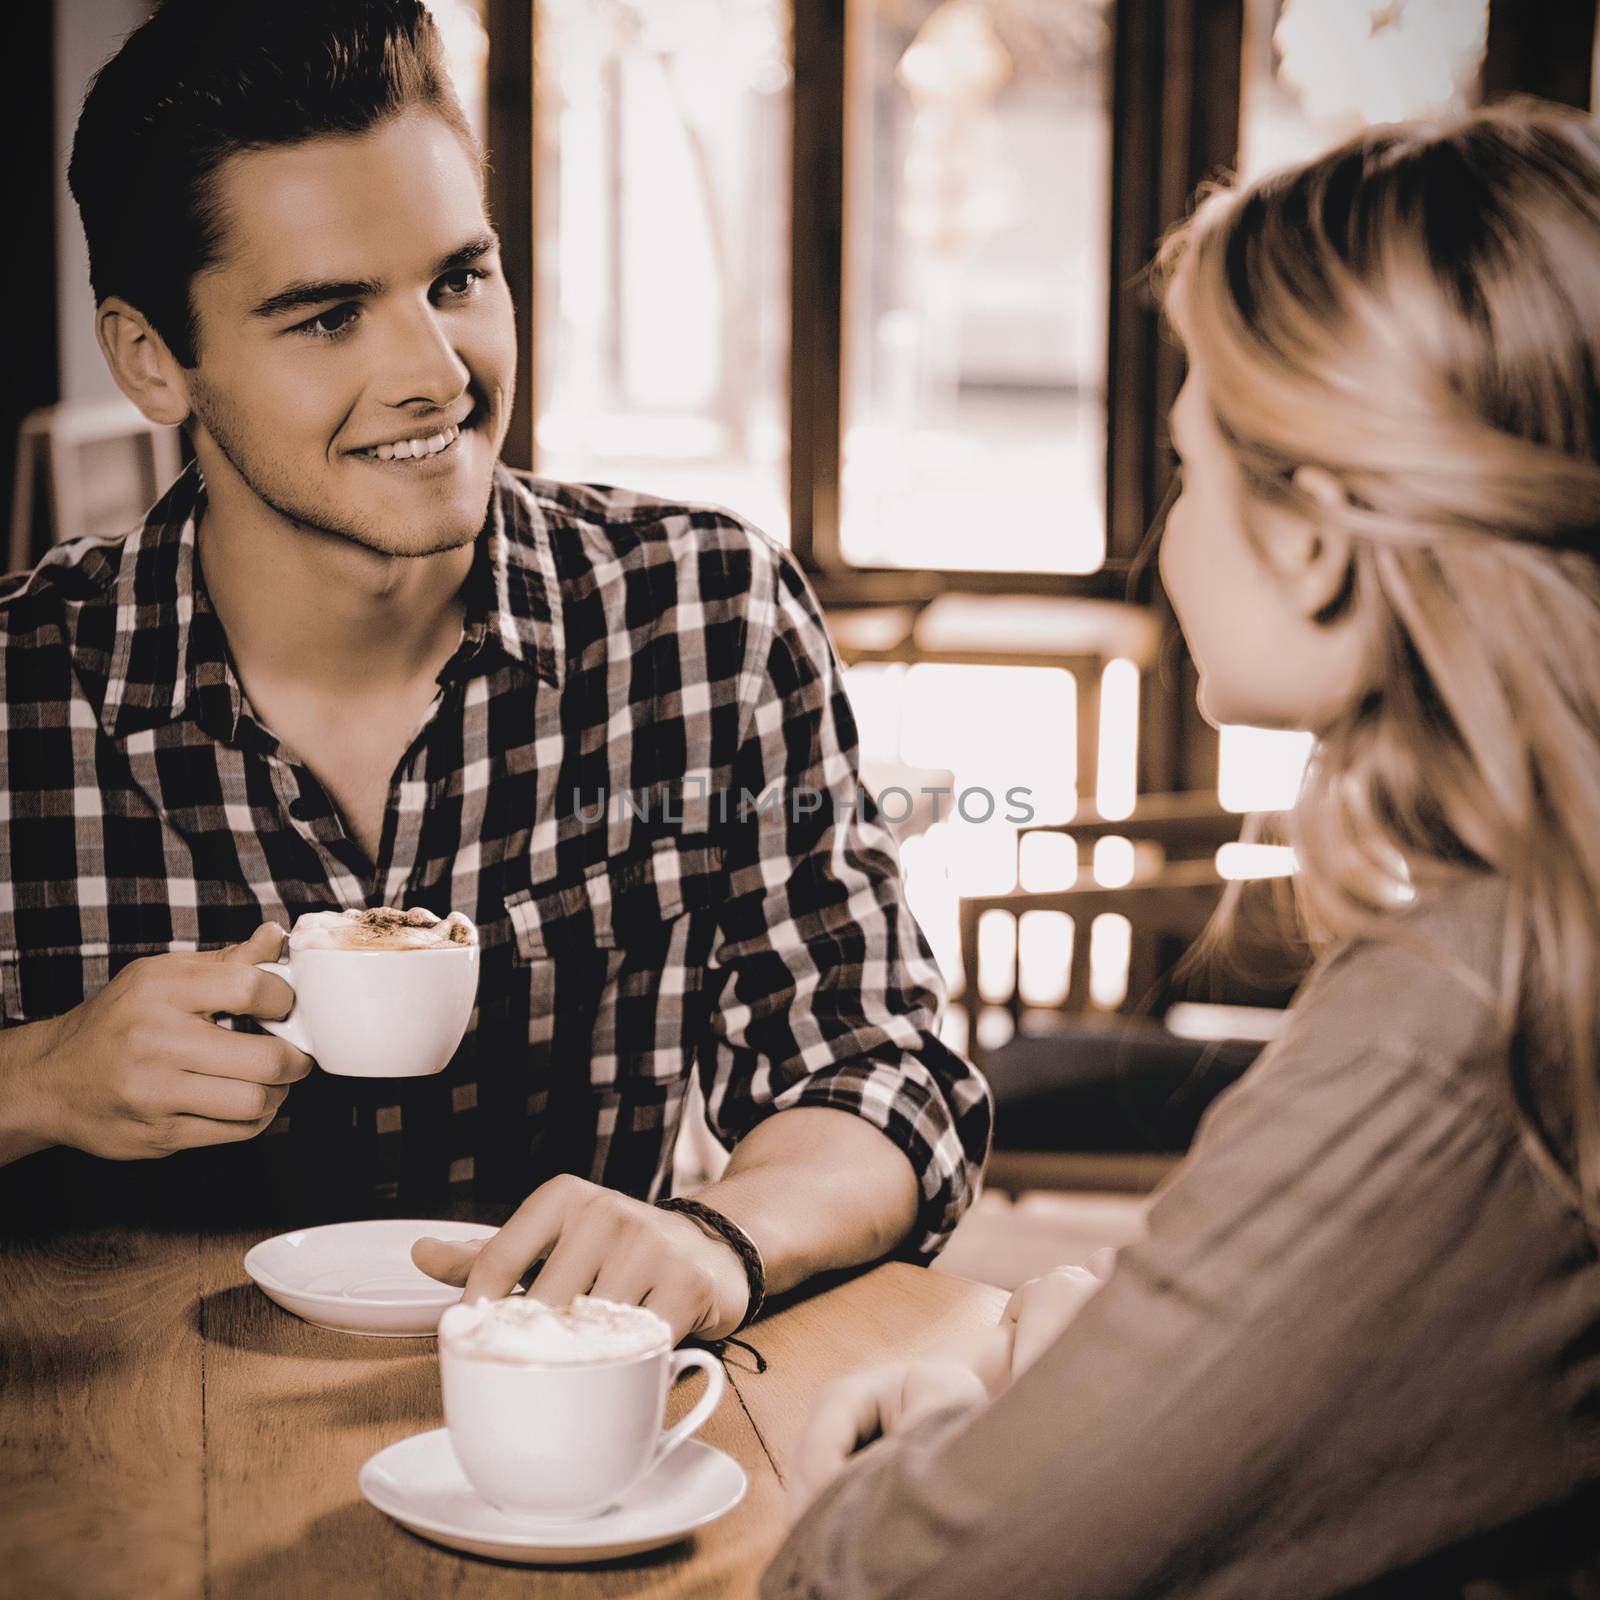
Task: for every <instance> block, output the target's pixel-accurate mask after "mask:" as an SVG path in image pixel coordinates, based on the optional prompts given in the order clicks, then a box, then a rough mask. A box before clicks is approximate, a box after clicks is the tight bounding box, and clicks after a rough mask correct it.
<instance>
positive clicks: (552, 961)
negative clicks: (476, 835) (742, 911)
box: [505, 835, 726, 1091]
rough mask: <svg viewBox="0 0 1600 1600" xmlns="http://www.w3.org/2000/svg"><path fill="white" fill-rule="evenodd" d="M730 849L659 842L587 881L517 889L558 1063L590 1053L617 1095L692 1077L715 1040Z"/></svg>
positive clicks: (522, 934) (695, 840)
mask: <svg viewBox="0 0 1600 1600" xmlns="http://www.w3.org/2000/svg"><path fill="white" fill-rule="evenodd" d="M725 892H726V885H725V880H724V875H723V866H722V852H721V849H720V848H719V847H718V846H717V845H716V843H715V842H714V841H712V840H711V839H710V838H708V837H706V836H704V835H683V836H672V837H668V838H664V839H657V840H655V841H654V842H653V843H652V844H651V845H650V846H649V847H648V848H647V849H644V850H641V851H639V852H638V853H630V854H629V855H627V856H625V857H621V858H616V859H613V860H608V861H603V862H600V863H599V864H597V865H596V866H594V867H591V868H590V869H589V870H588V871H587V872H586V873H584V874H583V875H582V876H581V877H579V878H578V879H576V880H575V881H570V882H567V883H560V882H557V883H554V884H547V885H541V884H533V885H531V886H529V887H527V888H521V889H516V890H513V891H512V892H511V893H509V894H508V895H507V896H506V901H505V904H506V914H507V916H508V917H509V918H510V921H511V927H512V932H513V941H514V952H515V960H516V962H517V964H518V965H519V966H521V967H522V968H524V970H525V972H526V974H527V978H528V985H529V994H528V1003H529V1016H528V1028H529V1035H528V1037H529V1043H530V1044H531V1045H533V1046H534V1047H535V1049H538V1048H539V1047H540V1046H543V1047H544V1048H546V1049H549V1050H551V1053H552V1058H553V1059H552V1066H554V1065H555V1063H556V1062H561V1063H563V1070H567V1069H566V1065H565V1064H566V1063H570V1062H572V1061H573V1060H575V1059H583V1058H584V1056H585V1055H586V1056H587V1060H588V1065H589V1082H590V1085H591V1087H593V1088H594V1089H596V1090H604V1091H610V1090H615V1089H618V1088H620V1087H622V1086H624V1085H626V1084H628V1083H635V1084H645V1083H651V1084H664V1083H668V1082H679V1081H681V1080H682V1079H684V1078H685V1077H686V1076H687V1073H688V1071H689V1068H690V1065H691V1064H692V1059H693V1056H694V1053H695V1051H696V1049H697V1048H698V1047H699V1045H700V1043H701V1041H702V1039H703V1038H704V1035H705V1029H706V1016H707V1000H706V970H707V965H708V962H709V959H710V952H711V948H712V944H713V942H714V938H715V930H716V909H715V908H716V906H717V904H718V902H719V901H720V900H721V899H722V898H723V896H724V894H725Z"/></svg>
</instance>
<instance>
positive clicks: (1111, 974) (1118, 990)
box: [1089, 911, 1133, 1011]
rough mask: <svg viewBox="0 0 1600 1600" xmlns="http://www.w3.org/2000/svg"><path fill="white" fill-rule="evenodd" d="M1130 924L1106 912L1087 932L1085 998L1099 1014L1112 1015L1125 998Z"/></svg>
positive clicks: (1130, 940)
mask: <svg viewBox="0 0 1600 1600" xmlns="http://www.w3.org/2000/svg"><path fill="white" fill-rule="evenodd" d="M1132 951H1133V924H1132V923H1131V922H1129V921H1128V919H1127V918H1126V917H1124V916H1121V915H1119V914H1118V913H1116V912H1113V911H1108V912H1105V913H1103V914H1102V915H1100V916H1098V917H1096V918H1095V919H1094V924H1093V926H1092V927H1091V928H1090V930H1089V998H1090V999H1091V1000H1092V1001H1093V1002H1094V1003H1095V1005H1097V1006H1099V1007H1100V1009H1101V1010H1102V1011H1115V1010H1116V1009H1117V1007H1118V1006H1120V1005H1121V1004H1122V1002H1123V1001H1124V1000H1125V999H1127V997H1128V958H1129V956H1130V955H1131V954H1132Z"/></svg>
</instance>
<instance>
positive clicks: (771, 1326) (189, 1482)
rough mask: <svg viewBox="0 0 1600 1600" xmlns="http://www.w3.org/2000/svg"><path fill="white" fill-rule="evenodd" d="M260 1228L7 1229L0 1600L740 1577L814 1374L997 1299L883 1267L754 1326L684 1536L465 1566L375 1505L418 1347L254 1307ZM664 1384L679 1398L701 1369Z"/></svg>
mask: <svg viewBox="0 0 1600 1600" xmlns="http://www.w3.org/2000/svg"><path fill="white" fill-rule="evenodd" d="M257 1237H258V1235H256V1234H224V1235H218V1236H196V1235H195V1234H192V1233H190V1234H164V1235H163V1234H157V1233H149V1232H134V1231H125V1230H119V1231H101V1232H95V1233H87V1234H77V1235H72V1236H69V1237H65V1238H56V1239H51V1240H49V1241H48V1242H45V1243H37V1242H35V1243H26V1244H25V1243H17V1242H4V1241H0V1596H4V1597H7V1600H10V1597H16V1600H56V1597H61V1600H67V1597H70V1600H85V1597H91V1596H101V1595H105V1596H115V1597H117V1600H152V1597H165V1596H174V1597H189V1596H196V1597H200V1596H203V1597H205V1600H233V1597H236V1596H237V1597H254V1596H261V1597H271V1600H299V1597H301V1596H304V1597H306V1600H326V1597H335V1596H336V1597H339V1600H358V1597H361V1596H373V1597H375V1600H376V1597H382V1600H406V1597H409V1596H417V1597H419V1600H420V1597H427V1600H435V1597H443V1596H460V1597H477V1596H485V1597H488V1596H497V1595H517V1596H521V1597H525V1596H527V1595H529V1594H537V1595H539V1596H541V1597H544V1596H550V1597H566V1596H573V1597H576V1596H601V1595H650V1596H663V1597H665V1596H687V1595H695V1596H704V1597H707V1600H710V1597H721V1596H725V1595H732V1596H738V1595H748V1594H751V1593H753V1591H754V1589H755V1585H756V1582H757V1580H758V1578H759V1576H760V1572H761V1569H762V1567H763V1566H764V1564H765V1562H766V1560H767V1558H768V1556H769V1555H770V1554H771V1552H772V1551H773V1549H775V1548H776V1545H777V1543H778V1541H779V1540H780V1539H781V1538H782V1535H783V1493H782V1484H783V1474H784V1462H785V1460H786V1459H787V1457H788V1455H789V1453H790V1451H791V1450H792V1449H793V1448H794V1447H795V1445H796V1444H797V1442H798V1438H799V1431H800V1429H801V1427H802V1425H803V1423H804V1421H805V1416H806V1411H807V1407H808V1405H809V1402H810V1399H811V1397H812V1395H813V1394H814V1393H815V1391H816V1389H817V1388H818V1386H819V1385H820V1384H821V1383H822V1382H823V1381H824V1380H825V1379H826V1378H828V1377H830V1376H832V1375H833V1374H835V1373H838V1372H841V1371H847V1370H849V1369H850V1368H852V1367H855V1366H859V1365H863V1364H865V1363H868V1362H871V1361H876V1360H882V1359H886V1358H888V1357H891V1356H898V1355H905V1354H908V1353H912V1352H915V1351H917V1350H919V1349H926V1348H929V1347H930V1346H933V1345H935V1344H937V1343H939V1342H940V1341H941V1340H943V1339H945V1338H948V1337H950V1336H952V1335H957V1334H963V1333H967V1332H970V1331H972V1330H974V1329H976V1328H978V1327H980V1326H983V1325H986V1324H992V1323H993V1321H994V1319H995V1317H996V1315H997V1313H998V1311H999V1309H1000V1307H1001V1305H1002V1304H1003V1302H1004V1299H1005V1296H1004V1294H1003V1293H1002V1292H1001V1291H1000V1290H998V1289H991V1288H988V1287H985V1286H983V1285H979V1284H975V1283H969V1282H967V1281H965V1280H963V1279H960V1278H953V1277H948V1276H945V1275H942V1274H939V1273H932V1272H928V1271H925V1270H923V1269H922V1268H918V1267H910V1266H905V1265H898V1264H897V1265H890V1266H883V1267H878V1268H876V1269H874V1270H873V1271H871V1272H868V1273H865V1274H863V1275H862V1276H859V1277H856V1278H854V1279H851V1280H850V1281H848V1282H845V1283H843V1284H841V1285H839V1286H837V1287H834V1288H830V1289H827V1290H825V1291H824V1292H822V1293H820V1294H817V1295H815V1296H813V1297H811V1298H808V1299H803V1300H800V1301H798V1302H797V1303H795V1304H793V1305H790V1306H788V1307H786V1308H784V1309H781V1310H779V1311H776V1312H775V1313H773V1314H772V1315H771V1316H769V1317H764V1318H763V1319H762V1320H761V1321H760V1322H759V1323H758V1324H757V1325H756V1326H755V1327H754V1328H752V1329H750V1330H749V1331H748V1337H749V1340H750V1343H751V1344H753V1345H754V1346H755V1347H756V1348H757V1349H759V1350H760V1351H761V1352H762V1354H763V1355H764V1356H765V1357H766V1358H767V1361H768V1363H769V1366H768V1370H767V1372H766V1373H765V1374H762V1375H759V1376H758V1375H757V1373H756V1371H755V1368H754V1363H753V1362H752V1360H751V1358H750V1356H749V1355H748V1354H746V1353H745V1352H742V1351H739V1350H731V1351H730V1352H729V1360H728V1368H729V1377H730V1378H731V1379H732V1383H731V1385H730V1393H729V1394H728V1396H727V1398H726V1399H724V1401H723V1403H722V1405H721V1406H720V1407H719V1408H718V1410H717V1413H716V1415H715V1416H714V1417H713V1418H712V1419H711V1421H710V1422H709V1423H708V1424H707V1425H706V1427H705V1429H704V1430H703V1432H702V1434H701V1437H702V1438H704V1439H706V1440H708V1441H709V1442H710V1443H712V1444H715V1445H717V1446H719V1447H720V1448H721V1449H723V1450H726V1451H728V1452H729V1454H731V1455H732V1456H734V1457H735V1458H736V1459H737V1460H738V1461H739V1462H740V1464H741V1465H742V1466H743V1467H744V1469H745V1471H746V1472H747V1473H748V1474H749V1476H750V1490H749V1493H748V1494H747V1496H746V1497H745V1500H744V1503H743V1504H742V1505H741V1506H739V1508H738V1509H737V1510H736V1511H734V1512H733V1513H732V1514H731V1515H729V1516H727V1517H725V1518H723V1520H722V1521H721V1522H718V1523H715V1524H713V1525H712V1526H711V1527H710V1528H708V1529H706V1530H704V1531H703V1532H702V1533H700V1534H699V1535H698V1536H697V1537H696V1538H695V1539H694V1540H693V1541H692V1542H688V1543H685V1544H680V1545H677V1546H675V1547H673V1548H672V1549H670V1550H667V1551H662V1552H658V1553H656V1554H654V1555H648V1556H639V1557H634V1558H632V1559H630V1560H628V1561H624V1562H618V1563H614V1564H611V1565H607V1566H600V1567H581V1568H580V1567H570V1568H523V1567H511V1566H502V1565H499V1564H497V1563H494V1562H489V1561H481V1560H478V1559H476V1558H473V1557H469V1556H460V1555H456V1554H453V1553H452V1552H450V1551H447V1550H444V1549H441V1548H439V1547H437V1546H435V1545H432V1544H429V1543H427V1542H425V1541H424V1540H421V1539H418V1538H416V1537H414V1536H413V1535H411V1534H409V1533H406V1532H405V1531H404V1530H402V1529H401V1528H399V1527H398V1526H396V1525H395V1524H394V1523H393V1522H391V1521H389V1519H388V1518H387V1517H385V1516H383V1515H382V1514H381V1513H380V1512H378V1511H376V1510H375V1509H373V1507H371V1506H369V1505H368V1504H367V1503H366V1501H365V1500H363V1499H362V1498H361V1496H360V1494H359V1493H358V1492H357V1489H356V1472H357V1470H358V1469H359V1468H360V1466H361V1463H362V1462H363V1461H365V1460H366V1459H367V1457H368V1456H370V1455H372V1454H373V1452H374V1451H376V1450H379V1449H381V1448H383V1447H384V1446H385V1445H388V1444H392V1443H393V1442H394V1441H395V1440H397V1439H403V1438H405V1437H406V1436H407V1435H409V1434H413V1433H417V1432H420V1431H422V1430H424V1429H428V1428H434V1427H438V1426H439V1425H440V1424H441V1422H442V1420H443V1418H442V1416H441V1413H440V1407H439V1379H438V1366H437V1360H436V1356H435V1346H434V1342H433V1341H432V1340H431V1339H404V1340H394V1341H386V1340H376V1339H360V1338H356V1337H353V1336H351V1335H348V1334H338V1333H329V1332H327V1331H325V1330H324V1329H321V1328H315V1327H312V1326H310V1325H309V1324H308V1323H304V1322H301V1321H299V1320H297V1319H296V1318H295V1317H292V1316H290V1315H289V1313H288V1312H286V1311H283V1310H280V1309H279V1307H277V1306H276V1305H274V1304H272V1302H271V1301H269V1300H267V1299H266V1297H265V1296H264V1295H262V1294H261V1293H260V1292H259V1291H258V1290H257V1289H256V1288H255V1286H254V1285H253V1284H251V1283H250V1282H249V1280H248V1279H247V1278H246V1277H245V1274H244V1268H243V1267H242V1265H241V1261H242V1259H243V1256H244V1252H245V1250H246V1249H247V1248H248V1247H249V1246H250V1245H251V1244H253V1243H254V1242H255V1240H256V1238H257ZM683 1387H684V1389H685V1390H686V1391H688V1392H687V1393H686V1394H685V1395H683V1396H682V1397H676V1404H677V1406H678V1407H679V1408H680V1409H681V1408H682V1407H683V1406H686V1405H687V1404H688V1403H689V1402H690V1400H691V1399H692V1397H693V1395H694V1394H698V1393H699V1385H698V1384H693V1383H691V1384H686V1385H684V1386H683Z"/></svg>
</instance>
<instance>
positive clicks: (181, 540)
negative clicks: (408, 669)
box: [100, 463, 565, 743]
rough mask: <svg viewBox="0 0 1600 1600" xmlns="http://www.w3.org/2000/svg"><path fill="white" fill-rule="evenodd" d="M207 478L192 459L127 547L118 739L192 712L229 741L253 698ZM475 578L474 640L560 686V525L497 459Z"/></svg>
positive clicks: (109, 710) (117, 661) (114, 718)
mask: <svg viewBox="0 0 1600 1600" xmlns="http://www.w3.org/2000/svg"><path fill="white" fill-rule="evenodd" d="M204 508H205V483H204V481H203V479H202V477H201V475H200V468H199V465H198V463H190V465H189V466H188V467H186V468H185V469H184V471H183V473H182V474H181V475H180V476H179V477H178V479H177V481H176V482H175V483H174V484H173V485H172V487H171V488H170V489H168V490H167V492H166V493H165V494H164V495H163V496H162V497H161V499H160V500H158V501H157V502H156V504H155V506H154V507H152V509H151V511H150V513H149V515H148V516H147V517H146V518H145V520H144V523H143V524H142V526H141V527H140V528H139V529H138V530H137V531H135V532H134V533H132V534H131V535H129V537H128V539H127V540H126V541H125V542H124V544H123V547H122V555H121V560H120V564H119V567H118V571H117V577H116V580H115V583H114V584H113V587H112V600H113V603H114V605H115V608H116V618H115V624H114V635H113V640H112V650H111V668H110V673H109V676H108V678H107V681H106V690H105V697H104V699H103V701H102V702H101V706H100V725H101V727H103V728H104V729H105V731H106V732H107V733H108V734H109V735H110V736H111V737H112V738H117V739H121V738H126V737H127V736H128V735H129V734H131V733H136V732H139V731H142V730H147V729H150V728H155V727H159V726H161V725H162V724H164V723H168V722H175V721H176V720H177V719H178V718H179V717H181V716H183V714H184V713H185V711H189V712H191V713H192V714H193V716H194V718H195V720H196V721H197V722H198V723H199V724H200V725H201V727H203V728H204V729H205V731H206V732H207V733H209V734H211V735H212V737H214V738H217V739H221V740H223V741H224V742H226V743H232V742H234V740H235V739H236V738H237V737H238V733H239V722H240V717H241V715H242V712H243V694H242V692H241V691H240V688H239V682H238V678H237V677H236V676H235V674H234V671H233V667H232V664H231V662H230V661H229V659H228V649H227V639H226V637H225V635H224V634H223V631H222V624H221V623H220V621H219V620H218V618H217V615H216V613H215V612H214V611H213V610H212V609H211V601H210V598H209V596H208V595H207V594H206V590H205V584H204V581H203V579H202V575H201V573H200V563H199V555H198V545H197V542H196V529H197V527H198V525H199V519H200V515H201V513H202V512H203V510H204ZM479 552H480V553H479V557H478V559H477V560H475V561H474V563H473V578H472V579H471V580H469V585H468V589H469V593H468V614H467V624H466V630H465V639H464V641H463V644H464V648H465V647H469V646H470V647H472V649H473V650H474V652H475V649H476V646H477V645H478V644H481V643H482V642H483V641H484V640H485V639H489V638H492V639H493V640H494V641H495V642H496V643H497V644H498V645H499V646H500V648H501V650H502V651H503V652H504V654H505V655H507V656H508V657H510V658H511V659H512V660H514V661H519V662H525V663H527V664H528V665H530V666H531V667H532V668H533V670H534V671H535V672H536V673H537V674H538V675H539V677H540V678H542V679H544V681H545V682H547V683H549V684H550V685H552V686H553V687H560V684H561V681H562V677H563V670H562V668H563V660H564V654H565V652H564V649H563V646H562V638H561V596H560V589H559V584H558V579H557V575H556V569H555V560H554V556H553V554H552V551H551V549H550V529H549V526H548V523H547V522H546V519H545V517H544V515H543V513H542V511H541V510H540V508H539V505H538V503H537V501H536V500H535V498H534V496H533V494H532V493H531V491H530V490H529V489H528V488H527V487H526V486H525V485H524V484H523V483H521V482H520V481H519V480H518V479H517V478H515V477H514V476H513V475H512V474H511V473H510V472H508V471H507V470H506V469H505V468H504V467H502V466H500V465H499V464H498V463H497V464H496V466H495V471H494V482H493V486H492V488H491V491H490V497H489V515H488V518H487V519H486V521H485V524H484V531H483V534H482V535H481V536H480V541H479Z"/></svg>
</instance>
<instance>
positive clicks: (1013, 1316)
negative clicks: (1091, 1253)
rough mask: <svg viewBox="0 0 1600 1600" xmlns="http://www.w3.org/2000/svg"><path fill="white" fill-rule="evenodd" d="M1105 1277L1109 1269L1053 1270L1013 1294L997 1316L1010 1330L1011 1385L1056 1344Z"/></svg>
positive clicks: (1033, 1279)
mask: <svg viewBox="0 0 1600 1600" xmlns="http://www.w3.org/2000/svg"><path fill="white" fill-rule="evenodd" d="M1105 1254H1107V1255H1109V1254H1110V1252H1106V1253H1105ZM1107 1275H1109V1268H1108V1270H1107V1272H1106V1273H1104V1274H1101V1275H1100V1276H1096V1274H1095V1273H1094V1272H1092V1271H1090V1269H1089V1268H1088V1267H1055V1268H1053V1269H1052V1270H1051V1271H1049V1272H1046V1273H1044V1274H1043V1275H1042V1276H1040V1277H1037V1278H1030V1279H1029V1280H1028V1282H1027V1283H1025V1284H1023V1285H1022V1287H1021V1288H1020V1289H1018V1290H1017V1292H1016V1293H1015V1294H1014V1295H1012V1297H1011V1299H1010V1300H1009V1301H1008V1302H1007V1304H1006V1308H1005V1310H1004V1312H1002V1313H1001V1317H1000V1325H1001V1327H1003V1328H1010V1330H1011V1371H1010V1379H1011V1381H1012V1382H1015V1381H1016V1380H1017V1379H1018V1378H1020V1377H1021V1376H1022V1374H1023V1373H1024V1372H1026V1371H1027V1370H1028V1368H1029V1367H1031V1366H1032V1365H1033V1364H1034V1362H1035V1361H1037V1360H1038V1359H1039V1357H1040V1356H1041V1355H1043V1354H1044V1352H1045V1351H1046V1350H1048V1349H1049V1348H1050V1346H1051V1345H1052V1344H1054V1343H1055V1342H1056V1340H1057V1339H1058V1338H1059V1337H1060V1336H1061V1333H1062V1331H1063V1330H1064V1329H1065V1328H1066V1326H1067V1324H1068V1323H1070V1322H1071V1321H1072V1319H1073V1318H1074V1317H1075V1316H1077V1314H1078V1313H1079V1312H1080V1311H1081V1310H1083V1308H1084V1307H1085V1306H1086V1305H1088V1303H1089V1302H1090V1301H1091V1300H1092V1299H1093V1298H1094V1296H1095V1293H1096V1291H1097V1290H1098V1289H1099V1288H1100V1285H1101V1283H1102V1281H1103V1278H1104V1277H1105V1276H1107Z"/></svg>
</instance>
